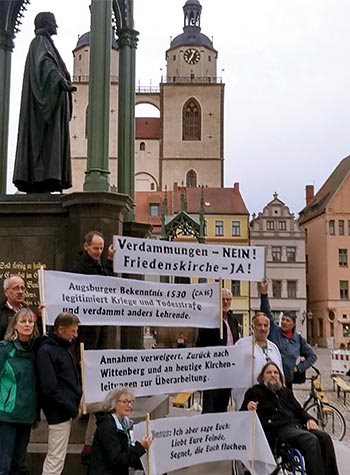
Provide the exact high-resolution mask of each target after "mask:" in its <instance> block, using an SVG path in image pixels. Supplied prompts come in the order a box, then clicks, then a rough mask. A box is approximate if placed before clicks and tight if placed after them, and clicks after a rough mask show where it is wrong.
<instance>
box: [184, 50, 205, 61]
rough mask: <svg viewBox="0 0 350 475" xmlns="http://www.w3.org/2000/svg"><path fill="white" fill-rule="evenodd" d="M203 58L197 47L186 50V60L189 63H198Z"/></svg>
mask: <svg viewBox="0 0 350 475" xmlns="http://www.w3.org/2000/svg"><path fill="white" fill-rule="evenodd" d="M200 59H201V54H200V52H199V51H198V50H197V49H195V48H189V49H187V50H186V51H185V52H184V60H185V61H186V63H188V64H196V63H198V61H199V60H200Z"/></svg>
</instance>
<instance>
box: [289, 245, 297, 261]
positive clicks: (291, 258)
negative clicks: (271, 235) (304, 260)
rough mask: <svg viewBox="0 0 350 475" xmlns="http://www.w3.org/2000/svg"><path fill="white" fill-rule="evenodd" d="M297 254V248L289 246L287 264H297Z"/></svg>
mask: <svg viewBox="0 0 350 475" xmlns="http://www.w3.org/2000/svg"><path fill="white" fill-rule="evenodd" d="M296 253H297V248H296V247H292V246H287V262H295V260H296Z"/></svg>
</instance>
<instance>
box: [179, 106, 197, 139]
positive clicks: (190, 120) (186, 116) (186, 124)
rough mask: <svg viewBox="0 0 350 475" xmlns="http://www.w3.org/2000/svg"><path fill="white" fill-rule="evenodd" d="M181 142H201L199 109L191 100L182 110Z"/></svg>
mask: <svg viewBox="0 0 350 475" xmlns="http://www.w3.org/2000/svg"><path fill="white" fill-rule="evenodd" d="M182 140H201V107H200V105H199V103H198V102H197V101H196V100H195V99H193V98H191V99H189V100H188V101H187V102H186V103H185V105H184V107H183V110H182Z"/></svg>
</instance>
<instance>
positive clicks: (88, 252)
mask: <svg viewBox="0 0 350 475" xmlns="http://www.w3.org/2000/svg"><path fill="white" fill-rule="evenodd" d="M104 245H105V242H104V239H103V236H102V234H101V233H100V232H98V231H89V232H88V233H87V234H86V236H85V238H84V245H83V249H84V250H83V251H81V253H80V256H79V257H78V259H77V260H76V261H75V263H74V265H73V267H72V269H71V272H74V273H75V274H86V275H106V276H112V275H113V254H114V247H113V245H112V244H111V245H110V246H109V248H108V258H107V261H106V262H104V261H103V260H102V259H101V256H102V253H103V250H104ZM80 342H82V343H84V345H85V349H86V350H101V349H105V348H107V342H108V327H106V326H102V327H98V326H84V327H81V328H80V329H79V338H78V340H77V347H79V343H80Z"/></svg>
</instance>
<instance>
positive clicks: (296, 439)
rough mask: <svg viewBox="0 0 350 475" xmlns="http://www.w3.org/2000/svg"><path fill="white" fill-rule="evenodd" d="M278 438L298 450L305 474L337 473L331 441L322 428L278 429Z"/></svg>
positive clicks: (292, 427) (324, 474)
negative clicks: (302, 460) (311, 429)
mask: <svg viewBox="0 0 350 475" xmlns="http://www.w3.org/2000/svg"><path fill="white" fill-rule="evenodd" d="M277 436H278V438H279V439H280V440H281V441H282V442H287V443H288V444H289V445H291V446H292V447H295V448H296V449H298V450H300V452H301V453H302V454H303V457H304V459H305V467H306V472H307V475H339V472H338V467H337V461H336V458H335V452H334V447H333V442H332V439H331V437H330V435H329V434H327V432H325V431H323V430H313V431H308V430H305V429H301V428H300V427H297V426H292V425H290V426H285V427H282V428H281V429H279V430H278V434H277Z"/></svg>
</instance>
